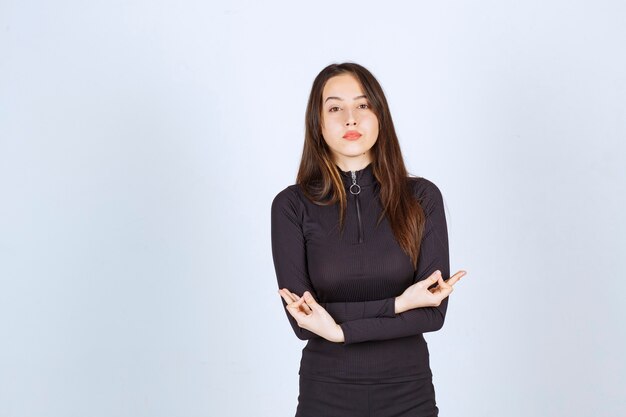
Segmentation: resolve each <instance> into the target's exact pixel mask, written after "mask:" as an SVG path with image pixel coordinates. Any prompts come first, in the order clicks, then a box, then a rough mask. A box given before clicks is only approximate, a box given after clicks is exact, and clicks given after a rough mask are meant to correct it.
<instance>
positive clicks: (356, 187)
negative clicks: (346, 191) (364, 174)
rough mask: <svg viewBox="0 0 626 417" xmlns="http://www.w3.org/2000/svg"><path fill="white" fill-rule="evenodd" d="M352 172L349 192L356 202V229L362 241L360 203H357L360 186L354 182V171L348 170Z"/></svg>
mask: <svg viewBox="0 0 626 417" xmlns="http://www.w3.org/2000/svg"><path fill="white" fill-rule="evenodd" d="M350 172H351V173H352V185H351V186H350V193H352V195H353V196H354V200H355V203H356V218H357V220H358V230H359V243H363V230H362V226H361V205H360V204H359V194H361V186H360V185H359V184H357V183H356V173H355V172H354V171H350Z"/></svg>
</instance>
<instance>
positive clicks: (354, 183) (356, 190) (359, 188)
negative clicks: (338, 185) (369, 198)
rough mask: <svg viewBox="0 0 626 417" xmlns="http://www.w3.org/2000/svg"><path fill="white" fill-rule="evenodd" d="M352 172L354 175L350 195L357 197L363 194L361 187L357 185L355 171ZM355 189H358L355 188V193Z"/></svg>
mask: <svg viewBox="0 0 626 417" xmlns="http://www.w3.org/2000/svg"><path fill="white" fill-rule="evenodd" d="M350 172H351V173H352V185H351V186H350V193H352V194H354V195H356V194H359V193H360V192H361V186H360V185H359V184H357V183H356V174H355V173H354V171H350ZM353 187H356V188H354V190H355V191H353V190H352V188H353Z"/></svg>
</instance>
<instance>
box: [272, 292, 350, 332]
mask: <svg viewBox="0 0 626 417" xmlns="http://www.w3.org/2000/svg"><path fill="white" fill-rule="evenodd" d="M278 293H279V294H280V295H281V296H282V297H283V299H284V300H285V301H286V302H287V307H285V308H286V309H287V311H288V312H289V314H291V315H292V316H293V318H295V319H296V321H297V322H298V326H300V327H302V328H303V329H307V330H309V331H311V332H313V333H315V334H317V335H320V336H321V337H323V338H324V339H326V340H328V341H331V342H337V343H340V342H343V341H344V336H343V330H341V327H339V325H338V324H337V323H336V322H335V319H333V318H332V316H331V315H330V314H328V311H326V309H325V308H324V307H322V306H321V305H320V304H319V303H318V302H317V301H316V300H315V299H314V298H313V296H312V295H311V293H310V292H308V291H305V292H304V294H303V297H299V296H298V295H297V294H294V293H292V292H291V291H289V290H288V289H287V288H283V289H280V290H278Z"/></svg>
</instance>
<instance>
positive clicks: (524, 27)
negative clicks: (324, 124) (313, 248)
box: [0, 0, 626, 417]
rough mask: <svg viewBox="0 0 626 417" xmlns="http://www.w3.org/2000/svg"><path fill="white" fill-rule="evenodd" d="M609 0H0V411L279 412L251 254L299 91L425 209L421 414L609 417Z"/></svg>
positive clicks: (298, 123)
mask: <svg viewBox="0 0 626 417" xmlns="http://www.w3.org/2000/svg"><path fill="white" fill-rule="evenodd" d="M625 21H626V6H625V3H624V2H622V1H618V0H615V1H564V0H563V1H533V0H530V1H524V2H520V1H484V0H477V1H471V2H469V1H467V2H463V1H437V2H424V1H419V2H408V1H407V2H390V3H388V4H387V5H385V6H383V5H382V3H380V2H378V1H376V2H375V1H358V2H356V1H344V2H337V1H332V2H326V1H316V2H309V3H306V4H305V3H304V2H290V1H282V2H277V1H273V2H270V1H264V2H253V1H236V2H211V1H209V2H207V1H199V0H198V1H181V0H178V1H147V0H146V1H114V2H112V1H106V2H105V1H89V2H80V1H75V0H73V1H55V2H45V1H38V2H37V1H26V0H20V1H6V0H2V1H0V31H1V32H0V199H1V200H0V416H2V417H22V416H23V417H34V416H46V417H56V416H59V417H61V416H62V417H70V416H76V417H79V416H80V417H83V416H92V417H99V416H107V417H108V416H119V417H122V416H129V417H139V416H150V417H158V416H164V417H171V416H177V417H187V416H189V417H191V416H211V417H213V416H215V417H227V416H233V417H235V416H237V417H238V416H244V415H252V416H258V417H261V416H267V417H282V416H284V417H289V416H293V415H294V413H295V407H296V404H297V394H298V375H297V372H298V367H299V360H300V355H301V349H302V348H303V347H304V343H305V342H303V341H300V340H298V339H297V338H296V337H295V336H294V334H293V332H292V330H291V328H290V326H289V324H288V321H287V318H286V316H285V312H284V310H283V307H282V302H281V301H280V297H279V295H278V294H277V292H276V291H277V289H278V286H277V283H276V277H275V274H274V267H273V263H272V258H271V246H270V203H271V201H272V199H273V197H274V196H275V195H276V194H277V193H278V192H279V191H280V190H282V189H284V188H285V187H286V186H287V185H289V184H292V183H294V182H295V174H296V170H297V166H298V163H299V158H300V155H301V151H302V143H303V137H304V135H303V134H304V111H305V106H306V100H307V98H308V94H309V90H310V87H311V84H312V82H313V78H314V77H315V75H316V74H317V73H318V72H319V71H320V70H321V69H322V68H323V67H325V66H326V65H328V64H330V63H333V62H343V61H353V62H357V63H360V64H361V65H364V66H365V67H367V68H368V69H369V70H370V71H372V73H373V74H374V75H375V76H376V77H377V78H378V80H379V81H380V83H381V84H382V86H383V88H384V90H385V93H386V95H387V98H388V101H389V104H390V107H391V112H392V115H393V118H394V122H395V125H396V130H397V132H398V135H399V138H400V143H401V146H402V151H403V155H404V157H405V161H406V164H407V166H408V168H409V170H410V172H411V173H413V174H415V175H419V176H424V177H426V178H428V179H430V180H431V181H433V182H435V183H436V184H437V185H438V186H439V188H440V189H441V191H442V193H443V195H444V201H445V205H446V215H447V219H448V229H449V239H450V260H451V268H452V271H453V272H454V271H456V270H458V269H465V270H467V271H468V274H467V276H466V277H465V278H463V280H462V281H461V282H460V283H459V284H457V288H456V290H455V292H454V293H453V294H452V295H451V298H450V305H449V308H448V314H447V319H446V324H445V326H444V327H443V329H442V330H440V331H438V332H435V333H429V334H427V335H426V338H427V341H428V342H429V348H430V350H431V367H432V369H433V373H434V384H435V387H436V394H437V403H438V406H439V408H440V414H441V415H442V416H459V417H462V416H468V417H474V416H475V417H489V416H494V417H496V416H498V417H499V416H509V417H517V416H520V417H521V416H542V417H545V416H567V417H588V416H594V417H597V416H607V417H608V416H611V417H618V416H620V417H621V416H623V415H626V400H625V398H626V397H625V396H624V392H626V376H625V375H626V361H625V359H624V357H623V354H624V352H625V351H626V329H625V326H624V317H625V316H626V307H625V305H624V301H623V299H624V293H625V290H626V283H625V282H626V279H625V278H624V273H623V264H622V263H621V262H620V261H622V260H623V258H624V255H625V254H626V238H625V234H626V221H625V219H624V213H625V212H626V169H625V168H624V167H625V164H626V145H625V140H626V76H625V74H626V55H625V54H624V51H625V45H626V25H624V22H625Z"/></svg>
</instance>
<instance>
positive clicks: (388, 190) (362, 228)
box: [271, 63, 466, 417]
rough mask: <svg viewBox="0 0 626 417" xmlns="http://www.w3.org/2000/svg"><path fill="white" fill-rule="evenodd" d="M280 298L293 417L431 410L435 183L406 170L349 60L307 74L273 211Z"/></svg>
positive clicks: (442, 310)
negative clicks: (294, 397) (301, 131)
mask: <svg viewBox="0 0 626 417" xmlns="http://www.w3.org/2000/svg"><path fill="white" fill-rule="evenodd" d="M271 235H272V256H273V260H274V266H275V270H276V276H277V279H278V287H279V290H278V293H279V294H280V296H281V297H282V300H283V305H284V306H285V307H286V313H287V318H288V320H289V322H290V324H291V327H292V329H293V331H294V333H295V334H296V336H297V337H298V338H299V339H301V340H307V344H306V346H305V347H304V349H303V350H302V359H301V361H300V371H299V375H300V378H299V390H300V391H299V392H300V394H299V396H298V407H297V410H296V417H331V416H337V417H353V416H355V417H356V416H363V417H365V416H368V417H385V416H396V417H400V416H405V417H409V416H410V417H426V416H429V417H430V416H437V415H438V411H439V409H438V407H437V405H436V402H435V390H434V387H433V384H432V373H431V369H430V365H429V353H428V347H427V344H426V341H425V340H424V337H423V333H426V332H432V331H436V330H439V329H441V327H442V326H443V323H444V318H445V314H446V309H447V306H448V296H449V294H450V293H451V292H452V289H453V285H454V284H455V283H456V282H457V281H458V280H459V279H460V278H461V277H462V276H463V275H465V273H466V272H465V271H459V272H457V273H456V274H454V276H452V277H450V267H449V255H448V233H447V226H446V218H445V214H444V204H443V199H442V195H441V192H440V191H439V188H438V187H437V186H436V185H435V184H434V183H433V182H431V181H429V180H427V179H426V178H423V177H412V176H409V175H408V173H407V171H406V168H405V165H404V162H403V159H402V154H401V152H400V145H399V142H398V138H397V136H396V133H395V129H394V126H393V122H392V119H391V114H390V112H389V107H388V105H387V100H386V98H385V95H384V93H383V90H382V88H381V86H380V84H379V83H378V81H377V80H376V79H375V78H374V76H373V75H372V74H371V73H370V72H369V71H368V70H367V69H366V68H364V67H362V66H360V65H358V64H355V63H343V64H332V65H329V66H327V67H326V68H324V69H323V70H322V71H321V72H320V73H319V74H318V75H317V77H316V78H315V80H314V82H313V86H312V89H311V94H310V96H309V102H308V105H307V109H306V132H305V139H304V150H303V153H302V160H301V162H300V169H299V171H298V175H297V178H296V184H293V185H290V186H288V187H286V188H285V189H284V190H282V191H281V192H279V193H278V194H277V195H276V197H275V198H274V200H273V201H272V206H271Z"/></svg>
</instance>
